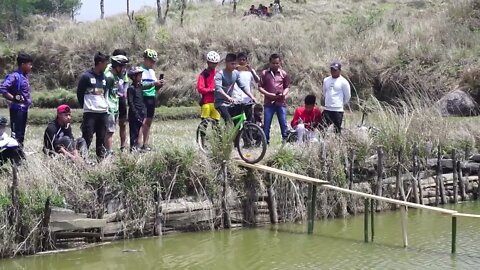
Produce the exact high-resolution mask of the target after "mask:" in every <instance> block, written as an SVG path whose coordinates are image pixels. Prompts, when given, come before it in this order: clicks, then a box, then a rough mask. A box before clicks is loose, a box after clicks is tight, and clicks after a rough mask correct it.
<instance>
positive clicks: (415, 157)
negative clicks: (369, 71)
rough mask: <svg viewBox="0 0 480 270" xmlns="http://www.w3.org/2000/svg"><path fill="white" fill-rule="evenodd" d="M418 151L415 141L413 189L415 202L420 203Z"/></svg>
mask: <svg viewBox="0 0 480 270" xmlns="http://www.w3.org/2000/svg"><path fill="white" fill-rule="evenodd" d="M417 152H418V147H417V143H414V145H413V151H412V163H413V164H412V174H413V179H412V189H413V200H414V202H415V203H420V198H419V196H418V181H417Z"/></svg>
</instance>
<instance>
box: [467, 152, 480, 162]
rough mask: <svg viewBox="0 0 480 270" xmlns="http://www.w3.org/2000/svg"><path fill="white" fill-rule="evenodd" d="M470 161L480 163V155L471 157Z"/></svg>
mask: <svg viewBox="0 0 480 270" xmlns="http://www.w3.org/2000/svg"><path fill="white" fill-rule="evenodd" d="M469 160H471V161H474V162H480V154H474V155H472V156H470V158H469Z"/></svg>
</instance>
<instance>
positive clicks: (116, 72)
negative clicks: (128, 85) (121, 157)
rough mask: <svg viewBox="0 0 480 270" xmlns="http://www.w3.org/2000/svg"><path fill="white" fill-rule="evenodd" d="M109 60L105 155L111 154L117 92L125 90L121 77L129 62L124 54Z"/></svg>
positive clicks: (106, 74)
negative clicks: (110, 65) (110, 66)
mask: <svg viewBox="0 0 480 270" xmlns="http://www.w3.org/2000/svg"><path fill="white" fill-rule="evenodd" d="M110 61H111V64H112V68H111V69H110V72H107V73H105V79H106V81H107V93H106V97H107V103H108V120H107V134H106V136H105V148H106V150H107V155H112V154H113V150H112V148H113V134H114V133H115V130H116V128H117V123H118V114H119V93H122V94H123V93H124V92H125V91H126V89H124V87H125V82H124V80H123V78H124V77H125V72H126V65H127V64H128V62H129V61H128V58H127V57H126V56H125V55H115V56H112V57H111V58H110Z"/></svg>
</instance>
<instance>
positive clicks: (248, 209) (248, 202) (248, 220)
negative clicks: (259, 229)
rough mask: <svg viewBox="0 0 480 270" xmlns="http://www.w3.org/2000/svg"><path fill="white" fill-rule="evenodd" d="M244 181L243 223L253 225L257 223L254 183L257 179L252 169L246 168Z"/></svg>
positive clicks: (256, 195)
mask: <svg viewBox="0 0 480 270" xmlns="http://www.w3.org/2000/svg"><path fill="white" fill-rule="evenodd" d="M244 183H245V195H246V196H245V197H244V199H243V221H244V222H243V223H244V225H247V226H255V225H256V224H257V216H256V213H257V204H256V202H257V201H258V194H257V190H256V186H255V184H256V183H257V179H256V178H255V174H254V173H253V170H252V169H247V175H246V179H245V181H244Z"/></svg>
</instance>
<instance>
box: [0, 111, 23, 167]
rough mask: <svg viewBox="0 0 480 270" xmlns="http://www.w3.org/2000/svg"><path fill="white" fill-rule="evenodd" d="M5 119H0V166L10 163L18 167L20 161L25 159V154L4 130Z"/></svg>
mask: <svg viewBox="0 0 480 270" xmlns="http://www.w3.org/2000/svg"><path fill="white" fill-rule="evenodd" d="M7 123H8V120H7V118H5V117H3V116H1V117H0V166H1V165H3V164H5V163H7V162H12V163H13V164H15V165H20V164H21V161H22V160H24V159H25V154H24V152H23V151H22V148H21V147H20V144H19V143H18V141H17V140H15V139H14V138H12V137H10V136H9V135H8V134H7V133H6V132H5V129H6V127H7Z"/></svg>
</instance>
